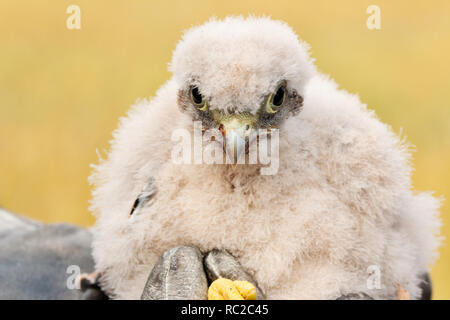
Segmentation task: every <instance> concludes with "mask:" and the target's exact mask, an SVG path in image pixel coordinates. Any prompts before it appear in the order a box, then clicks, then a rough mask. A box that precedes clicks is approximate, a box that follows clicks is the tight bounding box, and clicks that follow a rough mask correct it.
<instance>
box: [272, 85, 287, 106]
mask: <svg viewBox="0 0 450 320" xmlns="http://www.w3.org/2000/svg"><path fill="white" fill-rule="evenodd" d="M285 92H286V91H285V89H284V86H280V87H279V88H278V90H277V92H276V93H275V95H274V96H273V101H272V104H273V105H274V106H275V107H280V106H281V105H282V104H283V102H284V94H285Z"/></svg>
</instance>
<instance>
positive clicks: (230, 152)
mask: <svg viewBox="0 0 450 320" xmlns="http://www.w3.org/2000/svg"><path fill="white" fill-rule="evenodd" d="M246 120H247V119H239V118H236V117H233V118H231V119H227V121H223V122H221V123H220V126H219V130H220V132H221V133H222V136H223V137H224V151H225V153H226V155H227V157H228V159H229V160H230V161H232V162H233V163H237V161H238V160H239V159H240V157H241V156H242V155H245V153H246V150H247V145H248V144H250V143H251V142H252V141H250V140H251V135H250V134H251V131H252V129H253V125H252V123H251V122H250V121H246Z"/></svg>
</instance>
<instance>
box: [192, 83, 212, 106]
mask: <svg viewBox="0 0 450 320" xmlns="http://www.w3.org/2000/svg"><path fill="white" fill-rule="evenodd" d="M190 94H191V100H192V102H193V103H194V104H195V106H196V107H197V108H198V110H200V111H205V110H206V108H207V107H208V105H207V103H206V101H205V99H203V96H202V94H201V93H200V91H199V90H198V88H197V87H191V89H190Z"/></svg>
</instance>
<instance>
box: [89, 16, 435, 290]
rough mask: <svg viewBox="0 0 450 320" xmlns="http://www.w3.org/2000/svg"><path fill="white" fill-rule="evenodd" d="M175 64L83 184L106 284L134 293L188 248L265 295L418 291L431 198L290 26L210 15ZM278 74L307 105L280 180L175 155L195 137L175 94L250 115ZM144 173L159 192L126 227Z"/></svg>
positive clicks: (392, 143) (430, 238)
mask: <svg viewBox="0 0 450 320" xmlns="http://www.w3.org/2000/svg"><path fill="white" fill-rule="evenodd" d="M170 70H171V71H172V72H173V78H172V79H170V80H169V81H168V82H167V83H166V84H165V85H163V86H162V87H161V88H160V89H159V90H158V92H157V94H156V97H154V98H153V99H151V100H150V101H146V100H143V101H140V102H138V103H137V104H136V105H135V106H133V107H132V109H131V110H130V111H129V113H128V115H127V116H126V117H124V118H122V119H121V121H120V125H119V128H118V129H117V130H116V131H115V132H114V138H113V140H112V143H111V150H110V152H109V155H108V157H107V158H106V159H104V160H100V163H99V164H98V165H96V166H95V169H94V172H93V174H92V176H91V177H90V181H91V182H92V183H93V184H94V185H95V188H94V191H93V200H92V207H91V209H92V211H93V212H94V215H95V216H96V217H97V222H96V224H95V226H94V243H93V255H94V259H95V261H96V268H97V270H98V271H101V272H103V273H104V278H103V281H104V284H103V285H104V289H105V290H107V291H108V292H109V293H110V294H111V295H112V296H113V297H115V298H123V299H138V298H139V297H140V295H141V293H142V290H143V287H144V285H145V282H146V279H147V277H148V275H149V273H150V271H151V269H152V267H153V265H154V264H155V262H156V260H157V258H158V257H159V255H160V254H161V253H162V252H163V251H165V250H166V249H169V248H171V247H173V246H177V245H183V244H190V245H195V246H198V247H199V248H200V249H201V250H202V251H204V252H207V251H209V250H211V249H214V248H218V249H225V250H228V251H229V252H230V253H232V254H233V255H234V256H235V257H237V258H238V259H239V261H240V263H241V264H242V266H243V267H244V268H245V269H246V270H247V271H248V272H249V273H250V274H251V275H252V276H253V277H254V279H255V280H256V281H257V282H258V284H259V286H260V287H261V288H262V289H263V291H265V293H266V296H267V297H268V298H269V299H335V298H337V297H339V296H341V295H344V294H348V293H355V292H364V293H366V294H368V295H369V296H371V297H374V298H384V299H387V298H393V297H395V294H396V288H397V285H398V284H400V285H401V286H403V287H404V288H405V289H407V290H408V291H409V292H410V294H411V297H412V298H418V297H419V296H420V293H421V292H420V291H421V290H420V288H419V286H418V285H419V281H420V280H419V275H420V274H422V273H423V272H425V271H426V270H427V268H429V267H430V265H431V264H432V263H433V260H434V259H435V258H436V257H435V253H436V249H437V247H438V246H439V242H440V238H439V227H440V222H439V214H438V209H439V207H440V201H439V199H436V198H434V197H433V196H432V195H431V193H416V192H414V191H412V185H411V170H412V168H411V165H410V162H409V161H410V151H409V150H408V146H407V145H406V144H405V143H404V141H403V140H402V139H401V138H400V137H399V136H397V135H396V134H394V133H393V132H392V130H391V128H390V127H389V126H387V125H385V124H383V123H381V122H380V121H379V120H378V119H377V117H376V116H375V114H374V112H373V111H370V110H368V109H367V108H366V105H364V104H363V103H361V102H360V100H359V98H358V97H357V96H355V95H352V94H349V93H347V92H346V91H344V90H340V89H339V88H338V86H337V85H336V84H335V83H334V82H333V81H332V80H331V79H329V78H328V77H327V76H324V75H322V74H319V73H318V72H317V70H316V69H315V67H314V65H313V60H312V59H311V58H310V57H309V53H308V46H307V45H306V44H305V43H304V42H302V41H299V40H298V38H297V36H296V35H295V33H294V32H293V31H292V30H291V29H290V28H289V27H288V26H287V25H286V24H285V23H283V22H279V21H273V20H270V19H269V18H255V17H249V18H241V17H230V18H226V19H225V20H222V21H219V20H210V21H209V22H207V23H206V24H204V25H202V26H199V27H194V28H192V29H190V30H189V31H187V32H186V34H185V35H184V37H183V39H182V40H181V41H180V43H179V44H178V46H177V48H176V50H175V52H174V56H173V60H172V63H171V65H170ZM280 80H285V81H286V83H287V89H288V90H295V91H296V92H297V93H298V94H299V95H301V96H302V97H303V99H304V101H303V107H302V109H301V111H300V112H298V113H297V114H295V115H292V116H290V117H288V118H287V119H285V120H284V121H283V122H282V123H281V125H280V127H279V129H280V151H279V154H280V165H279V170H278V173H277V174H276V175H271V176H267V175H260V174H259V172H258V166H252V165H238V166H236V167H235V166H232V165H206V164H202V165H198V164H183V165H180V164H174V163H173V161H171V149H172V147H173V145H174V142H172V140H171V134H172V132H173V131H174V130H175V129H178V128H187V129H189V130H191V129H192V118H191V116H190V114H189V113H186V112H183V110H182V108H180V106H179V100H178V95H179V92H180V90H181V91H182V90H186V89H188V88H189V86H196V87H198V88H199V89H200V91H201V94H202V95H203V97H204V98H205V99H206V100H208V103H209V108H210V109H211V110H215V109H217V110H222V111H223V112H228V113H233V112H234V113H239V112H250V113H252V114H255V113H256V112H257V110H258V108H259V107H260V106H261V104H262V103H263V102H264V99H265V97H266V96H267V94H269V93H271V92H272V91H273V90H274V89H275V88H276V85H277V83H279V81H280ZM230 107H232V108H231V109H230ZM393 107H395V106H393ZM150 179H153V181H154V185H155V186H156V188H157V193H156V195H155V197H154V199H153V201H152V203H151V204H148V205H147V206H145V207H144V208H142V210H141V211H142V212H141V213H140V214H139V215H137V216H134V217H133V218H132V219H130V216H129V213H130V208H131V207H132V205H133V202H134V201H135V199H136V197H137V195H138V194H139V192H140V191H141V190H142V188H143V187H144V186H145V185H146V184H147V183H148V181H149V180H150ZM370 266H377V267H378V268H379V269H380V271H381V273H380V275H381V287H380V288H372V287H370V286H369V287H368V286H367V279H368V277H369V274H368V268H369V267H370ZM369 269H370V268H369Z"/></svg>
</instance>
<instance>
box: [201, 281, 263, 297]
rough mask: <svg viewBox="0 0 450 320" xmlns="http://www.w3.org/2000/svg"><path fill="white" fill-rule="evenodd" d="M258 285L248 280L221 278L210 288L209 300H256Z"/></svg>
mask: <svg viewBox="0 0 450 320" xmlns="http://www.w3.org/2000/svg"><path fill="white" fill-rule="evenodd" d="M256 299H257V293H256V287H255V286H254V285H253V284H251V283H250V282H248V281H239V280H235V281H232V280H230V279H225V278H219V279H217V280H215V281H214V282H213V283H211V285H210V286H209V289H208V300H256Z"/></svg>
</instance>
